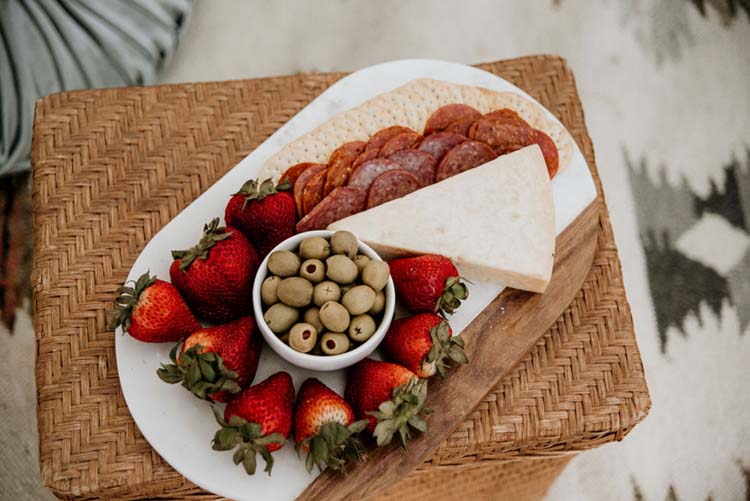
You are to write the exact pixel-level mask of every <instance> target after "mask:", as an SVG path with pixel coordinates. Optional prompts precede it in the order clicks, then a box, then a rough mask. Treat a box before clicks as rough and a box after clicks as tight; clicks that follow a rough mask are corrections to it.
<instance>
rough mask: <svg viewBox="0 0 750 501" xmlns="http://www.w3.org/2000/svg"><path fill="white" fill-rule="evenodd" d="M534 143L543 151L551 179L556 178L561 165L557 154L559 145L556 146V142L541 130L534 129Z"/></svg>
mask: <svg viewBox="0 0 750 501" xmlns="http://www.w3.org/2000/svg"><path fill="white" fill-rule="evenodd" d="M534 142H535V143H536V144H538V145H539V148H540V149H541V150H542V155H544V162H545V163H546V164H547V172H549V178H550V179H552V178H554V177H555V174H557V169H558V167H559V165H560V158H559V156H558V153H557V145H556V144H555V141H553V140H552V138H551V137H549V136H548V135H547V134H545V133H544V132H542V131H540V130H539V129H534Z"/></svg>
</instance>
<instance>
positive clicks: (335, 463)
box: [295, 419, 367, 473]
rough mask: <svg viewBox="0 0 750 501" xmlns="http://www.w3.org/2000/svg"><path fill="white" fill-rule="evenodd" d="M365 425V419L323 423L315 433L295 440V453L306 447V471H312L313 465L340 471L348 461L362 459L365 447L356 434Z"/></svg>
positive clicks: (298, 453) (320, 468)
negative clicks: (352, 421)
mask: <svg viewBox="0 0 750 501" xmlns="http://www.w3.org/2000/svg"><path fill="white" fill-rule="evenodd" d="M366 426H367V419H361V420H359V421H355V422H354V423H352V424H350V425H349V426H344V425H343V424H341V423H339V422H336V421H330V422H328V423H325V424H323V425H322V426H321V427H320V430H319V431H318V434H317V435H315V436H314V437H310V438H306V439H304V440H300V441H299V442H297V445H296V446H295V449H296V450H297V455H298V456H299V455H300V453H301V451H302V447H303V446H305V445H306V446H307V447H308V449H309V451H308V453H307V457H306V458H305V469H307V472H308V473H311V472H312V470H313V467H314V466H317V467H318V469H319V470H320V471H321V472H322V471H323V467H324V466H328V467H329V468H331V469H332V470H334V471H341V470H342V469H343V468H344V466H346V465H347V464H348V463H349V462H353V461H361V460H362V458H363V456H364V453H365V447H364V445H363V444H362V442H361V440H360V439H359V436H358V435H359V433H360V432H361V431H362V430H364V429H365V427H366Z"/></svg>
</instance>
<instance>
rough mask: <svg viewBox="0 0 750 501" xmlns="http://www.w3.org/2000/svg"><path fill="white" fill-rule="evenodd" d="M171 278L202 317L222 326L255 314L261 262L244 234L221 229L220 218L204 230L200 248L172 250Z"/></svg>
mask: <svg viewBox="0 0 750 501" xmlns="http://www.w3.org/2000/svg"><path fill="white" fill-rule="evenodd" d="M172 257H173V258H174V261H173V262H172V265H171V266H170V267H169V276H170V277H171V279H172V283H173V284H174V286H175V287H177V290H179V291H180V293H181V294H182V295H183V297H184V298H185V300H186V301H187V304H188V305H190V307H191V308H192V309H193V310H194V311H195V312H197V313H198V316H199V317H201V318H204V319H205V320H208V321H209V322H212V323H216V324H222V323H225V322H229V321H230V320H235V319H237V318H240V317H242V316H245V315H248V314H250V313H251V312H252V289H253V279H254V278H255V273H256V272H257V271H258V266H259V265H260V261H259V259H258V254H257V253H256V252H255V249H254V248H253V246H252V245H250V242H248V240H247V239H246V238H245V237H244V235H242V232H240V231H239V230H236V229H234V228H231V227H226V228H224V227H219V218H216V219H214V220H212V221H211V222H210V223H208V224H207V225H205V226H204V227H203V237H202V238H201V239H200V241H199V242H198V245H196V246H195V247H193V248H191V249H188V250H179V251H172Z"/></svg>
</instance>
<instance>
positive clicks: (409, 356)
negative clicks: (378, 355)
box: [383, 313, 469, 378]
mask: <svg viewBox="0 0 750 501" xmlns="http://www.w3.org/2000/svg"><path fill="white" fill-rule="evenodd" d="M451 334H452V332H451V328H450V325H448V322H446V321H445V320H444V319H443V318H441V317H440V316H439V315H437V314H435V313H418V314H416V315H414V316H413V317H406V318H399V319H397V320H394V321H393V323H392V324H391V327H390V329H388V333H387V334H386V335H385V339H383V347H384V348H385V352H386V354H387V355H388V359H389V360H391V361H393V362H396V363H397V364H401V365H403V366H404V367H406V368H407V369H409V370H410V371H412V372H413V373H414V374H416V375H417V376H419V377H421V378H428V377H430V376H433V375H435V372H437V373H439V374H440V376H441V377H445V369H447V368H450V366H449V365H448V364H447V363H446V359H451V360H453V361H454V362H458V363H460V364H465V363H468V361H469V360H468V359H467V358H466V355H465V354H464V350H463V346H464V341H463V339H461V336H452V335H451Z"/></svg>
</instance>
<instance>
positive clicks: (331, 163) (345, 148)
mask: <svg viewBox="0 0 750 501" xmlns="http://www.w3.org/2000/svg"><path fill="white" fill-rule="evenodd" d="M364 150H365V142H364V141H351V142H349V143H344V144H342V145H341V146H339V147H338V148H336V149H335V150H333V153H331V157H330V158H329V159H328V171H327V174H326V182H325V187H324V188H323V195H328V194H329V193H330V192H332V191H333V189H334V188H338V187H339V186H344V185H345V184H346V182H347V181H348V180H349V174H350V173H351V172H352V163H354V160H355V159H356V158H357V157H358V156H359V154H360V153H362V152H363V151H364Z"/></svg>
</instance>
